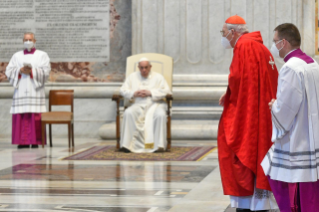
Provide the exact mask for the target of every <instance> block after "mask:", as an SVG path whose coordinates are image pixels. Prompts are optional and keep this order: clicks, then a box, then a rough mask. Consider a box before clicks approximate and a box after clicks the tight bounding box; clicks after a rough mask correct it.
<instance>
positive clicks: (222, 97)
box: [219, 93, 226, 106]
mask: <svg viewBox="0 0 319 212" xmlns="http://www.w3.org/2000/svg"><path fill="white" fill-rule="evenodd" d="M225 97H226V93H224V94H223V95H222V96H221V97H220V99H219V105H220V106H224V102H225Z"/></svg>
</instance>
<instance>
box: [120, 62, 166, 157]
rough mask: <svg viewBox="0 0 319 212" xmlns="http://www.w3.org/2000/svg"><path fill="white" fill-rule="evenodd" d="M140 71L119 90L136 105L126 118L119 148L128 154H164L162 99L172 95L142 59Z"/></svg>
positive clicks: (164, 120)
mask: <svg viewBox="0 0 319 212" xmlns="http://www.w3.org/2000/svg"><path fill="white" fill-rule="evenodd" d="M138 68H139V71H137V72H134V73H132V74H130V75H129V76H128V77H127V79H126V80H125V82H124V84H123V85H122V87H121V89H120V92H121V95H122V96H124V97H125V98H127V99H129V100H131V101H133V102H134V103H133V104H132V105H131V106H130V107H128V108H127V109H126V110H125V112H124V115H123V122H122V127H121V141H120V145H121V148H122V150H124V151H126V152H135V153H142V152H155V151H164V150H165V149H166V146H167V140H166V122H167V116H166V111H167V105H166V103H165V102H164V100H163V98H165V96H166V95H167V94H171V91H170V88H169V86H168V84H167V82H166V80H165V79H164V77H163V76H162V75H161V74H159V73H156V72H152V71H151V68H152V65H151V63H150V61H149V60H148V59H147V58H141V59H140V61H139V65H138Z"/></svg>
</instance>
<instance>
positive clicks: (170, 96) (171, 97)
mask: <svg viewBox="0 0 319 212" xmlns="http://www.w3.org/2000/svg"><path fill="white" fill-rule="evenodd" d="M165 98H166V100H167V101H172V100H173V95H171V94H167V95H166V97H165Z"/></svg>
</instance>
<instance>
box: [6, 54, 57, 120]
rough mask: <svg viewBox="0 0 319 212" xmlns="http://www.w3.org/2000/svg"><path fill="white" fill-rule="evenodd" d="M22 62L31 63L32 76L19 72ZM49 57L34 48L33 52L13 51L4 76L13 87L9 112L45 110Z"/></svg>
mask: <svg viewBox="0 0 319 212" xmlns="http://www.w3.org/2000/svg"><path fill="white" fill-rule="evenodd" d="M24 63H28V64H31V65H32V76H33V78H31V77H30V75H25V74H21V78H20V79H19V73H20V68H21V67H23V66H24ZM50 70H51V66H50V58H49V57H48V55H47V53H45V52H43V51H40V50H35V52H34V53H33V54H24V51H19V52H17V53H15V54H14V55H13V56H12V58H11V60H10V62H9V64H8V66H7V68H6V76H7V77H8V79H9V82H10V83H11V84H12V85H13V87H14V88H15V90H14V94H13V101H12V106H11V110H10V113H12V114H18V113H42V112H46V106H45V90H44V83H45V81H46V80H47V79H48V77H49V74H50Z"/></svg>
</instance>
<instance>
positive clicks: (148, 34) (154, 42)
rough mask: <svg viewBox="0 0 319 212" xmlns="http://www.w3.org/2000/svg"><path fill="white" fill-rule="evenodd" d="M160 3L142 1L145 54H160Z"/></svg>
mask: <svg viewBox="0 0 319 212" xmlns="http://www.w3.org/2000/svg"><path fill="white" fill-rule="evenodd" d="M158 3H159V0H154V1H145V0H144V1H141V4H142V7H141V9H142V10H141V12H142V26H143V29H142V39H143V44H142V45H143V48H142V49H143V52H158V35H159V33H160V31H159V27H158V15H157V14H158V12H159V10H158Z"/></svg>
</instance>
